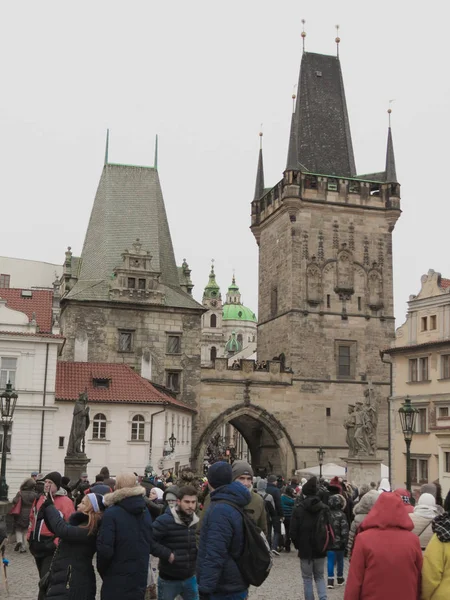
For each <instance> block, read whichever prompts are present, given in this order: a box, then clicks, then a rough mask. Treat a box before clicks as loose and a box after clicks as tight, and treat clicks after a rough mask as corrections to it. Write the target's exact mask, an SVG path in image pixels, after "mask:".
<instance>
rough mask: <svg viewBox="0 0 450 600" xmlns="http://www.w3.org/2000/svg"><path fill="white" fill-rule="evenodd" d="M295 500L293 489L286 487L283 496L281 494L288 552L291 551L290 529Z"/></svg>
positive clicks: (285, 547) (285, 544)
mask: <svg viewBox="0 0 450 600" xmlns="http://www.w3.org/2000/svg"><path fill="white" fill-rule="evenodd" d="M294 506H295V499H294V489H293V488H292V487H286V489H285V491H284V493H283V494H281V508H282V509H283V515H284V527H285V534H284V549H285V551H286V552H290V551H291V538H290V536H289V528H290V526H291V517H292V513H293V511H294Z"/></svg>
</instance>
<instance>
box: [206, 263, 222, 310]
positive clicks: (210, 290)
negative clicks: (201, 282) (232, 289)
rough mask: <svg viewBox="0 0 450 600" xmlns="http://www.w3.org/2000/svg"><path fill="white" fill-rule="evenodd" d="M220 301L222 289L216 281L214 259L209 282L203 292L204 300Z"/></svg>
mask: <svg viewBox="0 0 450 600" xmlns="http://www.w3.org/2000/svg"><path fill="white" fill-rule="evenodd" d="M208 298H209V299H211V298H212V299H215V300H220V287H219V285H218V283H217V281H216V274H215V273H214V259H212V260H211V271H210V273H209V281H208V283H207V285H206V286H205V289H204V291H203V300H206V299H208Z"/></svg>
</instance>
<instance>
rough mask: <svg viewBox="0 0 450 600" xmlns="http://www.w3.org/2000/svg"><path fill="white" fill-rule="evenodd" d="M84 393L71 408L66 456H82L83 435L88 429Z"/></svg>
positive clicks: (85, 394) (87, 410) (85, 396)
mask: <svg viewBox="0 0 450 600" xmlns="http://www.w3.org/2000/svg"><path fill="white" fill-rule="evenodd" d="M87 402H88V396H87V393H86V392H83V393H82V394H80V396H79V398H78V400H77V401H76V402H75V406H74V408H73V417H72V427H71V429H70V437H69V443H68V445H67V456H84V448H83V447H82V445H83V441H84V435H85V433H86V430H87V428H88V427H89V423H90V421H89V406H88V405H87Z"/></svg>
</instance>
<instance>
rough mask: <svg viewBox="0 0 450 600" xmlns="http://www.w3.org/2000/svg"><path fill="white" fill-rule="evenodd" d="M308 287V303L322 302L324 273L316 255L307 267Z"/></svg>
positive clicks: (314, 304)
mask: <svg viewBox="0 0 450 600" xmlns="http://www.w3.org/2000/svg"><path fill="white" fill-rule="evenodd" d="M306 289H307V298H308V304H311V305H313V306H316V305H317V304H320V303H321V302H322V273H321V270H320V268H319V265H318V264H317V262H316V257H315V256H313V257H312V262H311V263H310V264H309V265H308V267H307V269H306Z"/></svg>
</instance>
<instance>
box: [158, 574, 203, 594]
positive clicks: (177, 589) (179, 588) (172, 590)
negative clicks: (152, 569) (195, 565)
mask: <svg viewBox="0 0 450 600" xmlns="http://www.w3.org/2000/svg"><path fill="white" fill-rule="evenodd" d="M176 596H181V597H182V598H183V600H198V587H197V579H196V577H195V575H194V576H193V577H189V579H180V580H178V581H177V580H172V579H161V577H159V578H158V600H175V598H176Z"/></svg>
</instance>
